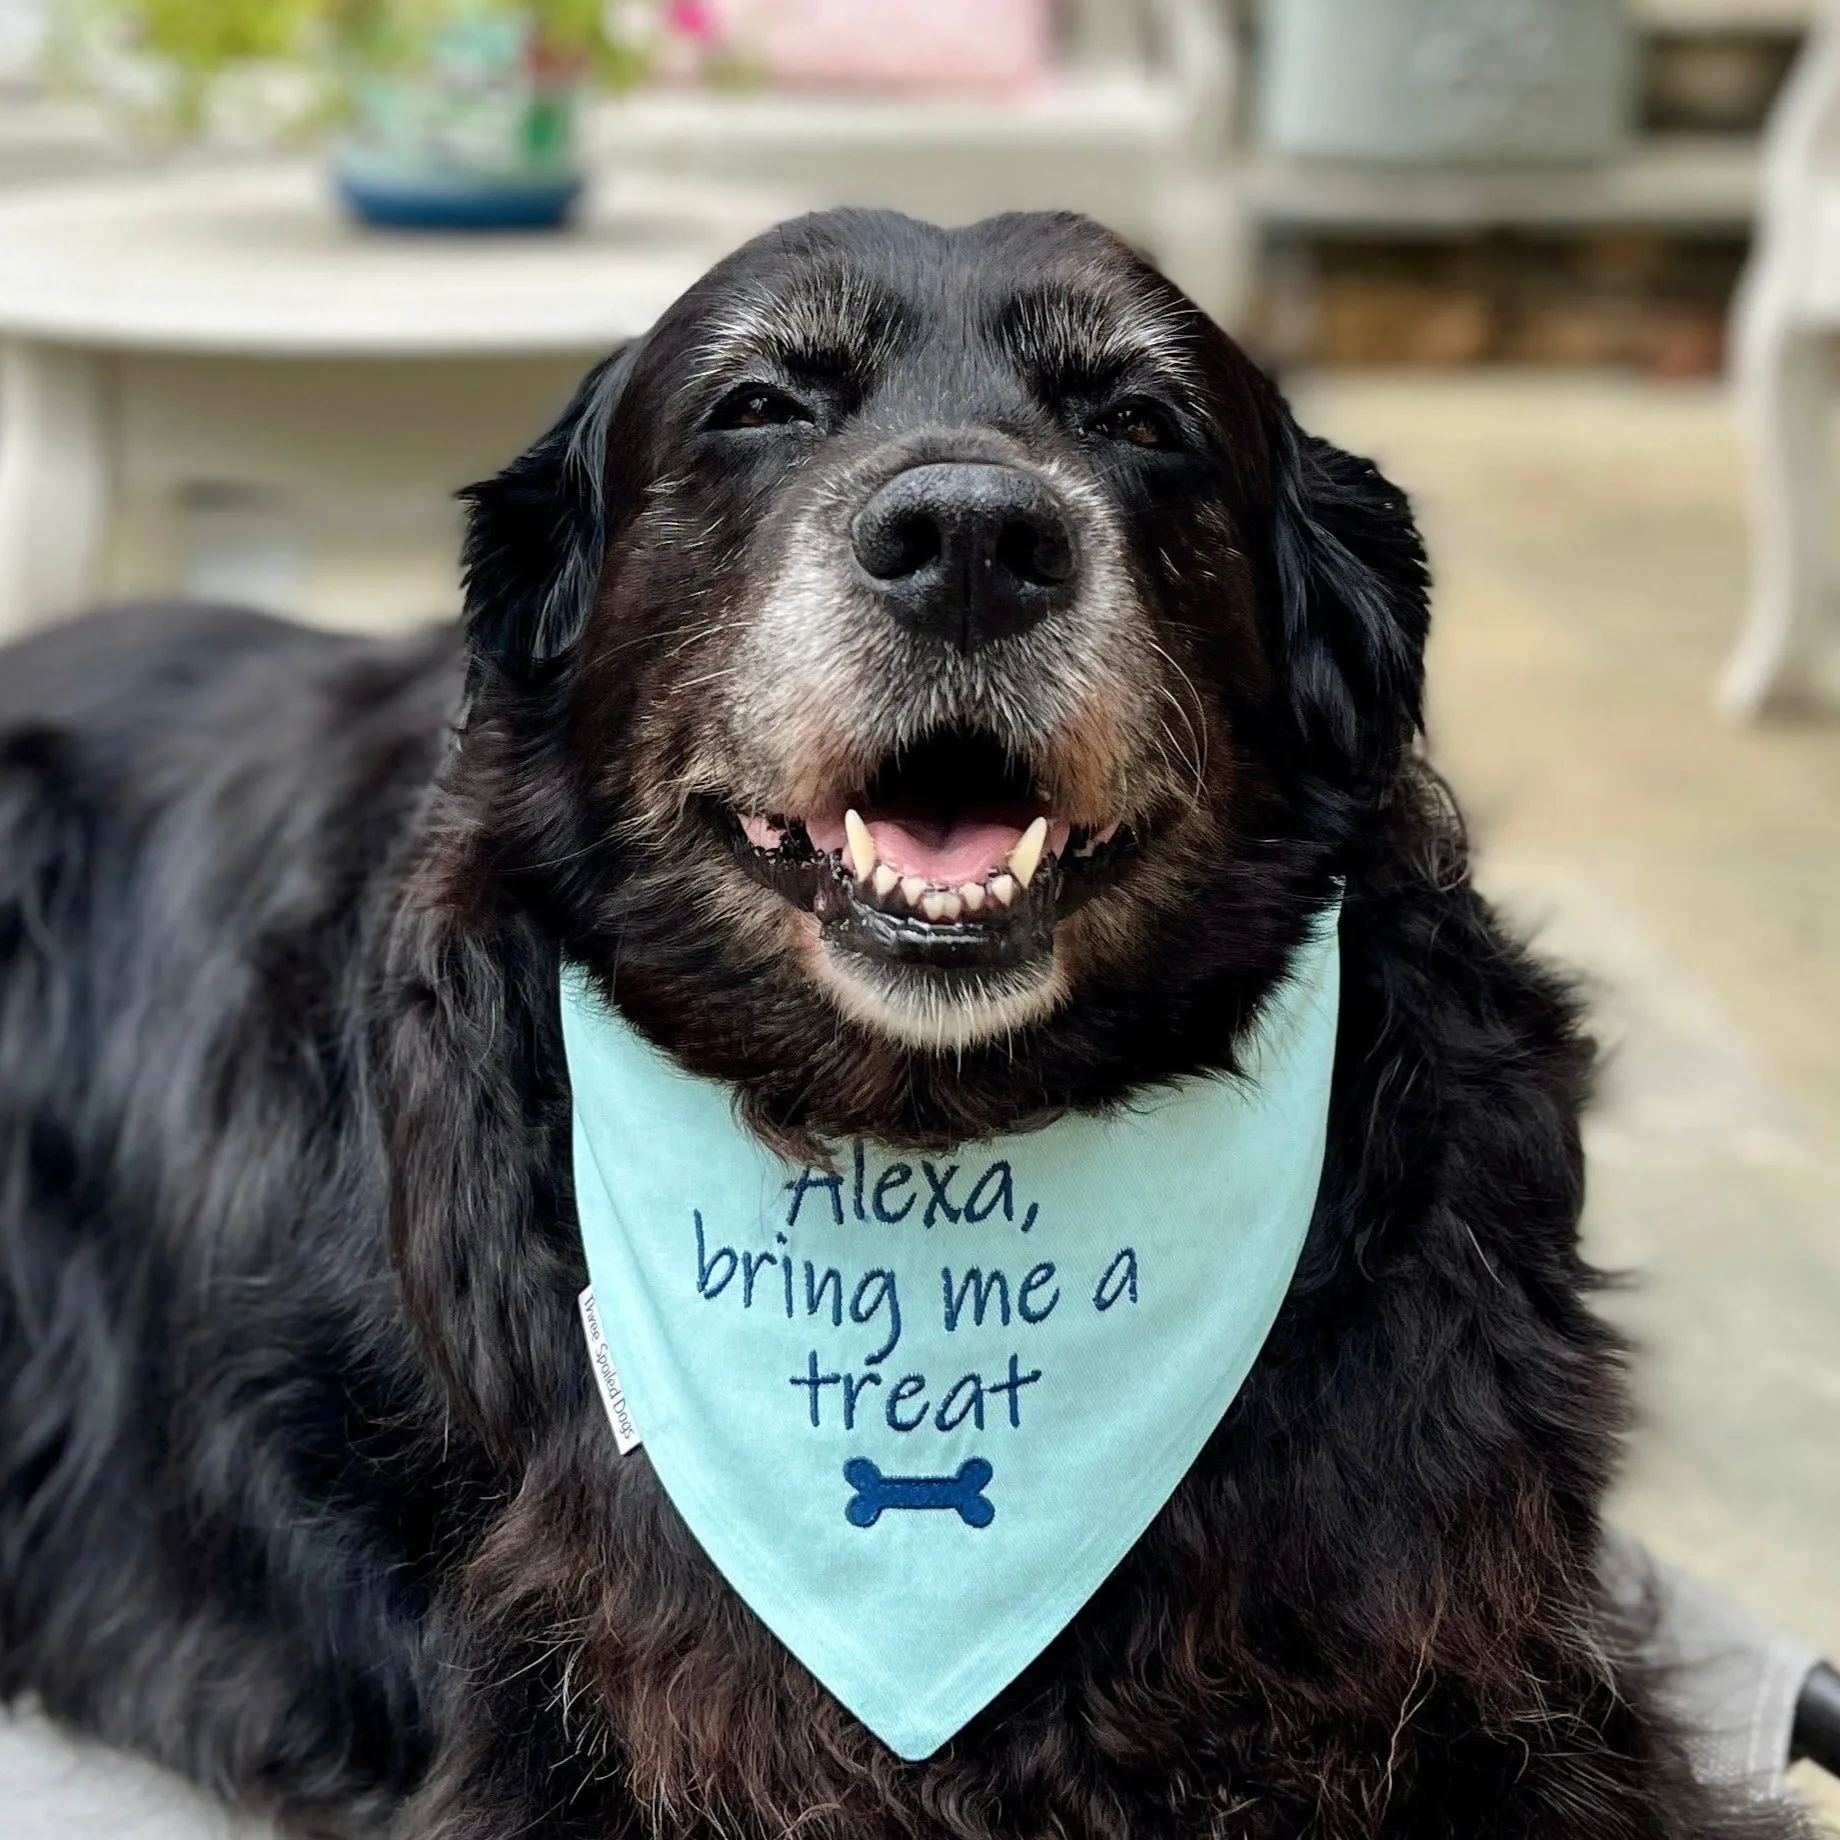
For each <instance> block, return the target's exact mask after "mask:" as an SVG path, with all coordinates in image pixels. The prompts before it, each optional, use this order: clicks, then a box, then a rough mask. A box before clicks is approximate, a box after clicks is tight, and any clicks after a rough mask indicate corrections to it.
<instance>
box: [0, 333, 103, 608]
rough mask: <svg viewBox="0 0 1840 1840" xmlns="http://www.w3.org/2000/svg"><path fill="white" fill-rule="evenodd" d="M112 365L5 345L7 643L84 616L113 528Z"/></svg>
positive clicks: (2, 525)
mask: <svg viewBox="0 0 1840 1840" xmlns="http://www.w3.org/2000/svg"><path fill="white" fill-rule="evenodd" d="M107 384H108V370H107V364H106V361H105V360H103V359H102V358H100V357H98V356H95V355H93V354H91V353H89V352H85V351H81V350H77V349H74V348H71V347H68V346H57V345H41V344H37V343H35V342H31V341H27V340H14V341H11V342H9V343H7V344H6V345H4V346H0V638H10V637H11V636H13V635H14V634H16V633H21V632H25V631H27V630H29V629H30V628H32V627H34V626H39V625H43V624H44V623H45V622H46V621H47V620H52V619H58V618H61V617H63V616H65V615H68V614H72V613H76V612H79V611H80V610H81V609H82V607H83V604H84V602H85V600H86V599H87V598H88V596H89V595H90V594H91V593H92V592H93V591H94V589H95V586H96V582H97V576H98V572H99V570H98V564H99V563H100V560H101V555H102V549H103V544H104V540H105V537H106V534H107V529H108V516H109V500H110V497H111V495H112V494H111V487H112V479H111V474H112V465H111V460H110V454H109V428H108V388H107Z"/></svg>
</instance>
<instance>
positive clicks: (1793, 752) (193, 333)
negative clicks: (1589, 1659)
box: [0, 0, 1840, 1814]
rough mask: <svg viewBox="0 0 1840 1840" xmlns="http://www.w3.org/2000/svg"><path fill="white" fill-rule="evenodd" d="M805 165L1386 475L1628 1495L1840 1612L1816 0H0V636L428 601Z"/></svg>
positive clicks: (1820, 48) (1744, 1573)
mask: <svg viewBox="0 0 1840 1840" xmlns="http://www.w3.org/2000/svg"><path fill="white" fill-rule="evenodd" d="M832 203H865V204H891V205H895V206H899V207H901V208H904V209H907V210H910V211H914V212H916V213H918V214H921V215H925V216H929V217H933V218H936V219H940V220H944V221H964V220H969V219H973V218H976V217H980V216H983V215H986V214H988V213H990V212H992V211H996V210H1000V209H1005V208H1010V207H1016V206H1022V207H1039V206H1068V207H1072V208H1075V209H1079V210H1084V211H1088V212H1090V213H1092V214H1093V215H1095V216H1097V217H1099V218H1101V219H1103V220H1104V221H1106V222H1107V223H1109V224H1111V225H1112V226H1113V227H1114V228H1116V229H1117V230H1119V231H1120V232H1121V233H1122V234H1123V235H1125V236H1126V237H1128V238H1130V239H1131V240H1132V241H1133V242H1135V243H1137V244H1138V245H1140V246H1141V247H1142V248H1144V249H1145V250H1146V251H1147V252H1148V253H1149V254H1150V255H1151V256H1152V257H1153V258H1154V259H1155V260H1157V261H1158V262H1159V263H1161V264H1162V265H1164V266H1165V267H1166V268H1167V269H1168V270H1169V271H1170V272H1171V273H1172V274H1173V275H1174V276H1175V278H1176V279H1177V280H1178V281H1180V282H1181V283H1182V284H1183V285H1184V286H1186V287H1187V288H1189V289H1190V291H1191V292H1192V293H1194V295H1195V296H1196V298H1197V299H1199V300H1200V301H1201V302H1202V303H1203V304H1204V305H1205V306H1206V307H1207V308H1208V309H1209V310H1210V311H1211V312H1213V313H1215V314H1216V315H1217V316H1218V317H1219V318H1220V319H1221V320H1222V321H1223V323H1225V324H1226V325H1227V326H1228V327H1229V328H1230V329H1232V330H1233V331H1234V332H1236V333H1237V334H1238V335H1239V336H1240V337H1241V338H1242V339H1243V340H1244V341H1245V342H1246V343H1247V344H1248V345H1249V346H1250V347H1251V348H1252V350H1253V351H1254V352H1255V353H1256V354H1257V355H1258V356H1259V357H1260V358H1261V359H1262V360H1263V361H1265V362H1266V363H1267V364H1269V365H1271V366H1273V367H1274V368H1275V369H1277V370H1278V371H1279V372H1280V373H1281V375H1282V377H1283V379H1284V381H1285V384H1286V387H1287V388H1288V389H1289V390H1290V392H1291V393H1292V395H1293V397H1294V399H1295V401H1296V402H1297V404H1298V407H1299V411H1300V413H1301V414H1302V416H1303V418H1304V419H1305V421H1306V423H1307V424H1309V425H1310V426H1312V427H1314V428H1315V429H1317V430H1318V431H1320V432H1322V433H1324V434H1327V435H1328V436H1330V437H1332V438H1333V439H1335V440H1337V441H1339V442H1340V443H1342V444H1343V445H1345V446H1349V447H1352V448H1355V449H1358V450H1360V451H1362V452H1364V453H1368V454H1371V455H1373V456H1374V457H1375V458H1377V459H1378V460H1379V462H1380V463H1381V465H1382V466H1383V467H1384V468H1385V469H1386V470H1387V471H1388V472H1390V473H1391V474H1392V475H1393V476H1394V477H1395V478H1397V479H1398V480H1399V481H1400V482H1401V483H1402V484H1403V485H1405V486H1406V487H1408V488H1409V489H1410V490H1411V491H1412V493H1413V494H1414V495H1415V497H1416V500H1417V502H1418V505H1419V507H1420V511H1421V514H1422V517H1423V520H1424V524H1425V528H1426V531H1427V534H1428V537H1429V540H1430V545H1431V552H1432V557H1433V561H1434V564H1435V567H1436V573H1437V581H1438V594H1437V624H1436V636H1435V640H1434V644H1433V648H1432V662H1431V685H1432V698H1431V711H1432V713H1431V733H1432V745H1433V750H1434V754H1435V757H1436V758H1437V759H1438V760H1439V762H1440V763H1441V764H1442V766H1443V767H1444V769H1445V770H1446V771H1447V773H1448V774H1449V775H1450V777H1451V778H1452V780H1453V781H1454V783H1455V785H1456V788H1457V790H1458V793H1459V795H1460V796H1461V797H1462V799H1463V801H1464V803H1465V806H1466V809H1467V811H1468V812H1469V814H1470V817H1471V819H1472V821H1473V824H1474V828H1475V832H1476V836H1477V841H1478V845H1479V849H1480V856H1481V865H1482V876H1483V880H1484V882H1485V884H1486V885H1487V886H1488V887H1489V889H1490V890H1491V891H1492V892H1493V893H1494V894H1495V895H1496V896H1497V897H1498V898H1499V899H1500V900H1501V901H1502V902H1503V903H1504V904H1505V905H1506V907H1507V908H1508V909H1509V910H1510V911H1511V913H1512V914H1513V915H1514V916H1515V917H1516V918H1517V920H1518V921H1519V922H1520V923H1521V924H1523V925H1524V926H1525V927H1526V928H1527V929H1529V930H1530V931H1532V932H1534V933H1536V934H1537V935H1538V936H1539V938H1540V939H1541V940H1542V941H1543V943H1544V945H1545V946H1546V948H1547V949H1548V950H1549V951H1550V952H1552V953H1553V954H1556V955H1557V956H1558V957H1559V958H1561V959H1562V960H1564V961H1566V962H1567V963H1569V964H1570V965H1572V966H1573V967H1575V968H1576V970H1577V971H1578V973H1579V974H1580V975H1581V977H1583V978H1584V980H1585V981H1586V984H1587V988H1588V990H1589V992H1590V994H1591V997H1592V1000H1593V1004H1594V1009H1595V1014H1596V1017H1597V1026H1598V1030H1599V1033H1600V1035H1601V1037H1602V1039H1603V1041H1604V1043H1605V1046H1606V1050H1607V1061H1606V1069H1605V1074H1604V1079H1603V1087H1602V1096H1601V1099H1600V1102H1599V1104H1598V1107H1597V1110H1596V1113H1595V1116H1594V1118H1593V1121H1592V1124H1591V1126H1590V1139H1589V1142H1590V1151H1591V1157H1592V1167H1591V1192H1590V1204H1589V1234H1590V1241H1591V1247H1592V1250H1593V1252H1594V1254H1595V1256H1596V1257H1597V1259H1598V1260H1599V1261H1600V1262H1601V1263H1603V1264H1604V1265H1605V1266H1607V1267H1609V1268H1611V1269H1613V1270H1616V1271H1619V1272H1627V1273H1630V1274H1632V1279H1631V1281H1630V1282H1629V1283H1627V1284H1625V1285H1623V1286H1620V1287H1618V1288H1617V1289H1616V1290H1614V1291H1613V1292H1612V1293H1611V1294H1610V1295H1609V1297H1608V1299H1607V1307H1608V1308H1609V1309H1610V1310H1611V1311H1613V1312H1614V1313H1615V1315H1616V1316H1617V1317H1618V1318H1619V1319H1620V1320H1622V1321H1623V1322H1625V1323H1626V1324H1627V1325H1628V1327H1629V1329H1630V1331H1631V1334H1632V1335H1633V1337H1634V1338H1635V1340H1636V1342H1637V1344H1638V1347H1639V1349H1640V1351H1641V1360H1640V1365H1639V1369H1638V1373H1639V1392H1640V1398H1641V1404H1642V1423H1641V1428H1640V1431H1639V1435H1638V1436H1637V1439H1636V1441H1635V1444H1634V1448H1633V1455H1632V1460H1631V1463H1630V1466H1629V1470H1628V1474H1627V1477H1626V1479H1625V1481H1624V1484H1623V1486H1622V1489H1621V1492H1620V1496H1619V1499H1618V1503H1617V1512H1618V1514H1619V1516H1620V1518H1621V1519H1622V1520H1623V1522H1624V1523H1625V1524H1626V1525H1627V1526H1629V1527H1630V1528H1631V1529H1632V1530H1634V1531H1635V1532H1637V1533H1639V1534H1640V1535H1641V1536H1642V1537H1643V1538H1644V1539H1645V1540H1647V1541H1648V1542H1649V1543H1650V1544H1651V1545H1652V1546H1653V1547H1654V1548H1655V1549H1656V1550H1657V1551H1658V1552H1660V1553H1661V1554H1663V1555H1664V1556H1666V1557H1668V1558H1670V1559H1672V1560H1675V1561H1677V1562H1678V1563H1679V1564H1681V1565H1682V1566H1684V1567H1686V1568H1687V1569H1689V1570H1690V1571H1692V1572H1694V1573H1696V1574H1697V1575H1699V1576H1700V1577H1701V1578H1703V1579H1705V1580H1706V1581H1708V1582H1709V1583H1712V1584H1714V1585H1716V1586H1718V1587H1720V1588H1721V1589H1723V1590H1725V1591H1727V1592H1729V1593H1730V1594H1731V1595H1733V1596H1734V1597H1736V1598H1738V1599H1740V1600H1741V1601H1743V1602H1744V1603H1746V1604H1747V1605H1749V1606H1750V1607H1751V1608H1752V1609H1754V1610H1755V1611H1757V1612H1758V1613H1760V1614H1761V1615H1763V1616H1764V1617H1766V1618H1767V1619H1769V1620H1770V1621H1771V1622H1773V1623H1774V1624H1775V1625H1777V1626H1778V1627H1779V1628H1780V1629H1782V1630H1784V1631H1787V1632H1789V1633H1791V1634H1793V1635H1795V1636H1798V1637H1799V1638H1801V1639H1803V1640H1805V1641H1806V1642H1808V1643H1809V1644H1811V1645H1813V1646H1814V1647H1816V1648H1819V1649H1821V1650H1823V1651H1825V1652H1826V1653H1828V1654H1829V1655H1830V1656H1833V1655H1840V1449H1837V1448H1836V1445H1837V1438H1836V1426H1840V919H1837V918H1836V915H1840V715H1837V714H1836V713H1835V710H1836V702H1835V696H1836V689H1837V688H1840V668H1837V666H1836V647H1835V643H1834V640H1835V623H1834V609H1833V600H1832V592H1833V586H1834V584H1833V577H1832V557H1831V551H1830V547H1829V545H1830V538H1829V535H1828V532H1829V530H1830V529H1831V528H1832V527H1833V525H1834V523H1835V522H1836V520H1835V518H1834V510H1835V504H1836V497H1835V493H1834V490H1833V489H1832V486H1831V483H1830V478H1831V476H1830V472H1829V457H1830V448H1831V434H1832V416H1831V407H1830V397H1829V391H1828V384H1829V361H1830V356H1831V352H1830V342H1829V336H1830V329H1836V328H1840V15H1837V14H1836V12H1835V10H1834V9H1832V8H1826V7H1824V6H1823V4H1822V0H1626V3H1625V0H1258V3H1254V0H1245V3H1244V4H1237V5H1236V4H1231V3H1230V0H675V3H670V0H615V3H614V4H610V5H603V4H601V0H530V3H529V4H515V3H513V0H502V3H497V0H0V632H13V631H18V630H23V629H25V628H26V627H28V626H31V625H33V624H36V623H39V622H42V621H45V620H50V619H56V618H61V617H64V616H66V615H68V614H69V613H70V612H72V611H73V610H75V609H76V608H77V607H79V606H80V605H82V604H84V603H85V602H87V601H91V600H94V599H95V598H98V597H102V596H115V595H121V594H128V593H138V592H143V591H148V590H168V589H183V590H189V591H192V592H197V593H201V594H209V595H215V596H226V597H234V598H239V599H246V600H251V601H254V602H255V603H257V604H259V605H262V606H267V607H271V608H274V609H276V610H278V611H283V612H290V613H295V614H298V615H301V616H303V617H306V618H309V619H314V620H318V621H322V622H327V623H331V624H337V625H343V626H363V627H376V628H384V627H388V626H391V625H397V624H401V623H403V622H405V621H408V620H414V619H422V618H427V617H430V616H432V615H440V614H445V613H450V612H451V611H452V610H453V608H454V607H455V605H456V604H457V587H456V581H455V571H454V556H455V548H456V541H457V530H458V525H457V520H456V516H455V512H454V507H453V505H452V502H451V498H450V494H451V492H452V491H453V489H454V488H455V487H456V486H458V485H460V484H462V483H464V482H465V481H466V480H468V479H469V478H472V477H474V476H477V475H478V474H480V473H483V472H485V471H487V470H489V469H491V468H493V467H494V466H496V465H498V464H500V463H502V462H503V461H504V460H505V459H507V458H508V457H509V456H511V455H512V454H513V453H515V452H516V451H517V450H518V449H519V448H521V447H522V446H523V445H524V444H525V443H526V442H527V441H528V439H529V438H531V437H532V436H533V435H534V434H535V433H536V432H537V430H538V429H539V428H540V427H541V426H542V425H543V423H544V421H545V420H546V418H547V417H548V415H549V414H551V413H552V412H553V411H554V410H555V408H557V407H558V406H559V405H560V403H561V401H562V400H563V399H564V397H565V396H566V394H567V392H568V389H569V386H570V384H571V383H572V382H573V380H574V379H575V377H576V376H578V375H579V374H580V372H581V371H582V370H583V369H584V368H585V367H586V365H587V363H588V362H589V361H590V360H591V359H592V358H593V357H594V356H595V355H597V354H598V353H599V352H600V351H603V350H604V349H605V348H606V347H607V346H608V345H610V344H611V343H613V342H614V341H615V340H616V339H618V338H621V337H624V336H628V335H630V334H632V333H635V332H638V331H640V330H642V329H643V327H644V326H645V324H646V323H647V322H648V321H649V320H650V318H651V317H652V316H653V315H654V314H655V313H656V312H657V311H658V310H659V308H660V307H662V306H663V305H664V304H665V302H666V301H668V300H669V299H670V298H671V297H672V295H674V294H675V293H676V292H677V291H678V290H679V289H680V288H681V287H682V286H684V285H685V284H686V283H688V281H690V280H691V279H692V278H693V277H694V276H695V275H696V274H697V273H698V272H699V271H700V270H701V269H702V268H703V267H704V266H706V265H707V263H708V262H709V261H710V260H712V259H713V258H714V257H715V256H717V255H718V254H720V253H721V252H722V251H723V250H724V249H725V248H727V247H730V246H732V245H733V243H735V242H736V241H739V240H740V239H742V238H743V237H745V236H747V235H749V234H751V233H752V232H753V231H754V230H755V229H758V228H760V227H762V226H764V225H765V224H766V223H769V222H771V221H773V220H774V219H776V218H777V217H779V216H782V215H785V214H786V213H788V212H790V211H793V210H796V209H798V208H801V207H802V206H805V205H810V204H820V205H821V204H832ZM546 226H549V227H546ZM1803 1780H1804V1779H1803V1778H1801V1777H1799V1776H1798V1781H1803ZM1804 1786H1805V1788H1806V1790H1807V1792H1808V1793H1809V1794H1810V1796H1811V1798H1814V1799H1817V1800H1818V1801H1821V1805H1822V1806H1823V1807H1824V1808H1826V1809H1827V1810H1828V1811H1829V1812H1832V1813H1836V1814H1840V1796H1837V1795H1836V1794H1835V1792H1834V1790H1833V1787H1832V1785H1831V1784H1828V1785H1826V1786H1823V1784H1822V1782H1821V1781H1820V1780H1818V1779H1814V1778H1812V1777H1809V1778H1807V1779H1806V1780H1805V1782H1804ZM1822 1798H1825V1799H1824V1800H1822Z"/></svg>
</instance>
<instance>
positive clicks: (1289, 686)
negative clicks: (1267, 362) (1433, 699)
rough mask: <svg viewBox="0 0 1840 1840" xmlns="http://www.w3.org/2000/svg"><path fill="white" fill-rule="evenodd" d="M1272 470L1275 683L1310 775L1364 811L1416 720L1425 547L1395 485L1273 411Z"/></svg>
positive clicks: (1395, 766)
mask: <svg viewBox="0 0 1840 1840" xmlns="http://www.w3.org/2000/svg"><path fill="white" fill-rule="evenodd" d="M1271 462H1272V471H1273V497H1272V525H1271V542H1270V563H1271V570H1272V585H1273V589H1274V596H1273V598H1274V600H1275V603H1276V613H1277V619H1278V622H1279V629H1278V631H1277V632H1276V634H1275V635H1274V638H1275V641H1276V650H1277V667H1278V673H1279V680H1280V682H1281V684H1282V685H1283V690H1284V695H1285V697H1286V699H1287V702H1288V705H1289V711H1290V715H1291V718H1292V720H1293V721H1294V723H1295V725H1296V728H1297V730H1298V732H1299V734H1300V735H1301V738H1302V741H1303V745H1304V750H1305V756H1306V758H1307V759H1308V760H1309V761H1310V763H1311V766H1312V769H1313V770H1314V771H1315V772H1316V773H1317V774H1319V775H1320V776H1322V777H1323V778H1324V779H1326V780H1327V781H1328V782H1329V783H1330V784H1331V785H1333V786H1334V787H1335V789H1336V790H1337V791H1338V792H1340V793H1342V794H1344V795H1347V796H1352V797H1353V798H1354V799H1356V800H1357V801H1358V802H1360V803H1361V804H1363V805H1370V804H1373V803H1376V802H1378V801H1381V800H1383V799H1384V798H1385V796H1386V793H1387V790H1388V788H1389V787H1390V786H1391V785H1392V783H1393V781H1394V779H1395V778H1396V776H1397V775H1398V772H1399V770H1400V767H1401V765H1402V763H1403V760H1404V757H1405V754H1406V750H1407V749H1408V748H1409V747H1410V746H1411V744H1412V741H1413V739H1414V737H1415V736H1416V735H1417V733H1418V731H1419V729H1420V727H1421V726H1422V724H1423V720H1424V676H1425V634H1426V631H1427V628H1428V626H1429V623H1430V611H1429V578H1428V575H1427V572H1426V568H1425V551H1424V545H1423V543H1422V541H1421V540H1420V538H1419V534H1418V526H1417V524H1416V523H1415V522H1414V521H1413V517H1412V508H1411V505H1410V504H1409V503H1408V502H1407V499H1406V495H1405V494H1404V493H1403V492H1402V491H1400V490H1399V488H1398V487H1397V486H1395V485H1393V484H1392V483H1391V482H1390V481H1388V480H1387V479H1386V478H1384V477H1383V476H1382V475H1381V473H1380V471H1379V470H1378V468H1376V467H1375V466H1374V465H1373V464H1372V462H1371V461H1367V460H1361V459H1357V458H1356V457H1355V456H1354V455H1353V454H1346V453H1343V452H1342V451H1341V449H1340V448H1337V447H1332V446H1331V445H1330V444H1329V443H1328V442H1327V441H1322V440H1318V439H1316V438H1315V437H1314V436H1312V435H1307V434H1305V433H1304V432H1303V431H1302V430H1301V429H1300V428H1298V426H1297V424H1296V423H1295V422H1294V421H1293V420H1292V419H1291V416H1290V414H1289V412H1288V410H1286V409H1284V408H1283V407H1282V406H1281V405H1280V406H1279V407H1278V410H1277V413H1276V417H1275V425H1274V428H1273V438H1272V442H1271Z"/></svg>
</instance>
